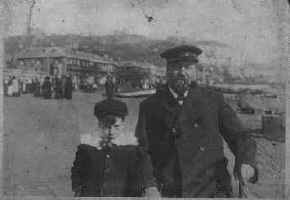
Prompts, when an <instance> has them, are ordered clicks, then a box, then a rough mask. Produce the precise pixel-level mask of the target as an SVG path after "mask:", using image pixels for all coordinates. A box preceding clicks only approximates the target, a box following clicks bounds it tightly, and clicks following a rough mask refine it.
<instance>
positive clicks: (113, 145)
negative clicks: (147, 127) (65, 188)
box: [71, 99, 159, 197]
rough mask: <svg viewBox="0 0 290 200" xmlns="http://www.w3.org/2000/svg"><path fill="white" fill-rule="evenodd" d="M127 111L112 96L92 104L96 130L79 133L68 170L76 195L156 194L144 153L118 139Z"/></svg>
mask: <svg viewBox="0 0 290 200" xmlns="http://www.w3.org/2000/svg"><path fill="white" fill-rule="evenodd" d="M127 113H128V112H127V106H126V104H125V103H123V102H121V101H117V100H114V99H107V100H104V101H101V102H99V103H97V104H96V105H95V116H96V117H97V124H98V131H96V132H95V133H92V134H88V135H83V136H82V138H81V144H80V145H79V146H78V149H77V152H76V157H75V161H74V163H73V167H72V169H71V173H72V174H71V179H72V190H73V191H74V192H75V196H81V197H94V196H104V197H106V196H107V197H137V196H142V194H144V193H145V195H146V196H154V197H159V192H158V190H157V188H156V182H155V178H154V176H153V174H152V167H151V163H150V160H149V159H148V155H147V153H145V152H144V151H143V149H142V148H140V147H139V146H138V145H136V144H126V143H124V142H121V141H120V137H121V136H122V135H123V136H124V132H123V130H122V127H123V125H124V120H125V116H126V115H127Z"/></svg>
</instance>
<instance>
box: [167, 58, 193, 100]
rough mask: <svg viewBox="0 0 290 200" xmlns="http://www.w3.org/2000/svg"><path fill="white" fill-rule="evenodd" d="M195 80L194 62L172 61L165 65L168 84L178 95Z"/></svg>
mask: <svg viewBox="0 0 290 200" xmlns="http://www.w3.org/2000/svg"><path fill="white" fill-rule="evenodd" d="M194 80H196V65H195V63H174V64H170V65H168V66H167V81H168V84H169V86H170V87H171V88H172V89H173V90H174V91H175V92H176V93H177V94H179V95H183V94H184V92H185V91H186V90H187V89H188V87H189V84H190V82H191V81H194Z"/></svg>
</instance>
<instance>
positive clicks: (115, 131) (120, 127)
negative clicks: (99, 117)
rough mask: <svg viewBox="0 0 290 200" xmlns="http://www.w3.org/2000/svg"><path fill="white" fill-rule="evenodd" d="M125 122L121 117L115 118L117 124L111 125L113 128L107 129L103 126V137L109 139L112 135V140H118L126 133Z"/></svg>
mask: <svg viewBox="0 0 290 200" xmlns="http://www.w3.org/2000/svg"><path fill="white" fill-rule="evenodd" d="M124 124H125V122H124V120H123V119H122V118H121V117H116V118H115V123H114V124H112V125H111V128H105V127H102V126H99V127H102V130H103V131H102V137H108V136H109V134H110V133H111V137H112V138H117V137H118V136H119V135H120V134H122V133H123V132H124ZM99 125H100V124H99Z"/></svg>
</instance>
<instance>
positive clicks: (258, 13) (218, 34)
mask: <svg viewBox="0 0 290 200" xmlns="http://www.w3.org/2000/svg"><path fill="white" fill-rule="evenodd" d="M15 1H17V0H15ZM19 1H24V0H19ZM36 1H37V3H36V5H35V9H34V13H33V20H32V22H33V27H34V28H38V29H40V30H42V31H44V32H45V33H46V34H52V33H56V34H67V33H74V34H84V35H88V34H97V35H104V34H112V33H114V32H115V31H123V32H126V33H130V34H139V35H145V36H148V37H151V38H156V39H165V38H167V37H169V36H177V37H186V38H187V39H188V40H189V41H199V40H215V41H219V42H223V43H226V44H228V45H229V46H230V47H231V50H228V51H227V52H228V53H232V54H233V56H237V55H247V57H248V59H249V60H250V61H253V62H257V63H268V62H272V61H273V60H276V59H277V58H278V56H279V55H278V54H279V53H278V52H279V43H278V39H277V38H278V37H277V25H276V23H275V22H276V19H275V17H274V14H273V8H272V7H273V6H272V3H271V2H272V1H271V0H36ZM27 12H28V7H27V5H26V6H25V4H23V3H22V4H18V5H15V6H14V8H13V13H12V18H11V26H10V29H9V34H10V35H16V34H22V33H24V32H25V24H26V21H27ZM145 15H148V16H152V17H153V20H152V21H151V22H148V21H147V19H146V17H145ZM233 52H235V53H233ZM236 54H237V55H236Z"/></svg>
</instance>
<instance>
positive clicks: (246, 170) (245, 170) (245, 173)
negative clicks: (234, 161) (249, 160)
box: [241, 164, 255, 182]
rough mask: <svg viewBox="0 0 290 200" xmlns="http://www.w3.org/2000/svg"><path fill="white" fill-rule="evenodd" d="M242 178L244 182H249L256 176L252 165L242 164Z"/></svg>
mask: <svg viewBox="0 0 290 200" xmlns="http://www.w3.org/2000/svg"><path fill="white" fill-rule="evenodd" d="M241 176H242V179H243V181H244V182H249V181H250V179H251V178H253V177H254V176H255V169H254V168H253V167H252V166H251V165H248V164H242V165H241Z"/></svg>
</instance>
